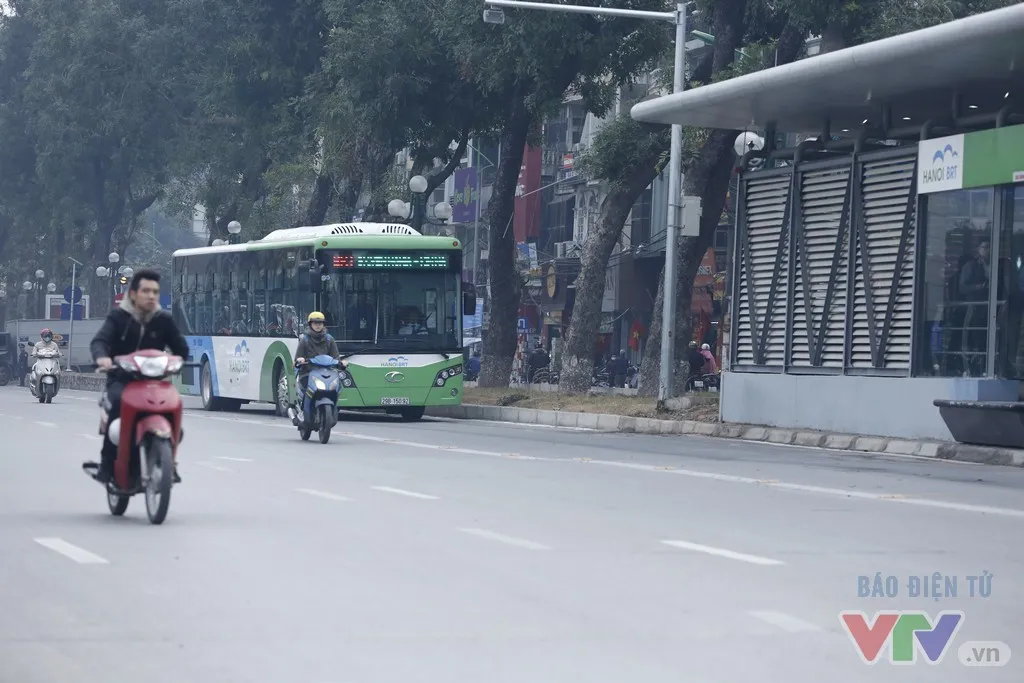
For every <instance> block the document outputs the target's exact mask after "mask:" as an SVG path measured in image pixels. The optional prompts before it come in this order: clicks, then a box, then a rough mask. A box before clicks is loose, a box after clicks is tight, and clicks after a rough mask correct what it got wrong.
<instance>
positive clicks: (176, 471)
mask: <svg viewBox="0 0 1024 683" xmlns="http://www.w3.org/2000/svg"><path fill="white" fill-rule="evenodd" d="M174 483H175V484H180V483H181V475H180V474H178V468H177V467H175V468H174Z"/></svg>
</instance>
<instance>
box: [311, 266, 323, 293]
mask: <svg viewBox="0 0 1024 683" xmlns="http://www.w3.org/2000/svg"><path fill="white" fill-rule="evenodd" d="M321 268H322V267H321V265H320V264H319V263H317V262H316V261H310V262H309V291H311V292H313V293H314V294H319V293H320V292H322V291H324V283H323V281H322V280H321V279H320V270H321Z"/></svg>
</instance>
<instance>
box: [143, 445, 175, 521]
mask: <svg viewBox="0 0 1024 683" xmlns="http://www.w3.org/2000/svg"><path fill="white" fill-rule="evenodd" d="M142 457H144V458H146V464H147V469H148V470H149V481H147V482H146V516H147V517H149V523H150V524H163V523H164V519H166V518H167V509H168V508H169V507H170V505H171V486H172V485H173V483H174V455H173V453H172V452H171V442H170V441H169V440H167V439H160V438H157V437H150V438H149V439H147V440H146V441H145V442H144V443H143V445H142Z"/></svg>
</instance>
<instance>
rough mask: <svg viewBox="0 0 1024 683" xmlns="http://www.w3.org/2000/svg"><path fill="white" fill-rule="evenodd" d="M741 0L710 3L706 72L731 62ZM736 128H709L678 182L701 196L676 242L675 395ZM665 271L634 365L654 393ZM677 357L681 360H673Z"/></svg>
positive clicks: (647, 392)
mask: <svg viewBox="0 0 1024 683" xmlns="http://www.w3.org/2000/svg"><path fill="white" fill-rule="evenodd" d="M746 7H747V2H746V0H719V1H718V2H716V3H715V4H714V34H715V45H714V51H713V57H712V66H711V71H712V74H717V73H720V72H721V71H722V70H723V69H725V68H727V67H728V66H729V65H730V64H732V62H733V60H734V58H735V52H736V48H738V47H739V45H740V40H741V39H742V38H743V30H744V26H743V17H744V13H745V12H746ZM738 134H739V133H738V132H737V131H734V130H733V131H729V130H718V129H716V130H713V131H712V132H711V135H710V136H709V138H708V141H707V142H706V143H705V144H704V146H703V147H702V148H701V151H700V154H699V155H698V159H697V161H695V162H694V163H693V164H692V165H691V167H690V168H689V169H687V173H686V176H685V178H684V182H683V194H685V195H689V196H699V197H701V204H702V213H701V221H700V234H699V236H697V237H695V238H694V237H683V238H680V239H679V240H678V241H677V243H676V264H677V271H676V272H677V279H676V282H675V286H676V324H675V329H674V330H673V335H672V337H671V339H672V344H673V349H672V356H671V358H672V364H673V369H674V372H673V377H674V379H673V382H672V383H673V391H672V393H673V394H675V395H678V394H679V393H681V388H682V387H683V386H685V384H686V375H687V370H688V363H687V362H686V356H685V355H682V356H681V355H680V353H679V348H678V347H679V342H680V341H682V342H683V343H688V342H689V339H690V336H691V334H692V329H691V328H692V325H691V324H690V308H691V303H692V301H691V299H692V297H693V280H694V278H695V277H696V274H697V268H698V267H699V266H700V262H701V259H702V258H703V256H704V252H705V251H707V248H708V247H709V246H710V245H711V244H712V243H713V240H714V237H715V230H716V229H717V228H718V222H719V219H720V218H721V216H722V207H723V206H725V195H726V192H727V191H728V189H729V176H730V174H731V173H732V171H733V168H734V167H735V162H736V153H735V151H734V150H733V149H732V145H733V142H734V141H735V140H736V136H737V135H738ZM664 274H665V270H664V268H662V277H660V278H659V281H658V294H657V296H656V297H655V300H654V306H655V310H654V315H653V316H652V320H651V329H650V332H649V335H648V342H647V346H646V348H645V349H644V358H643V361H642V363H641V365H640V382H639V392H638V393H639V394H640V395H641V396H656V395H657V394H658V386H659V379H658V378H659V375H660V374H661V330H662V324H663V321H662V319H661V318H662V315H661V313H662V309H663V307H664V300H665V299H664V297H665V293H664V291H663V288H664V282H665V277H664ZM680 360H682V364H681V363H680V362H679V361H680Z"/></svg>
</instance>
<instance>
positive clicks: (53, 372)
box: [28, 349, 60, 403]
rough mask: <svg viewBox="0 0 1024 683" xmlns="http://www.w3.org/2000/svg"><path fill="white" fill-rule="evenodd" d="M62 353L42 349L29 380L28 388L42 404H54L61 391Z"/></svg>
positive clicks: (37, 354) (37, 355)
mask: <svg viewBox="0 0 1024 683" xmlns="http://www.w3.org/2000/svg"><path fill="white" fill-rule="evenodd" d="M59 358H60V351H54V350H52V349H40V350H39V351H38V352H37V353H36V362H35V363H34V364H33V365H32V373H31V374H30V375H29V378H28V388H29V391H31V392H32V395H33V396H34V397H36V398H37V399H39V402H40V403H52V402H53V397H54V396H56V395H57V392H58V391H59V390H60V362H59V361H58V359H59Z"/></svg>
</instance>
